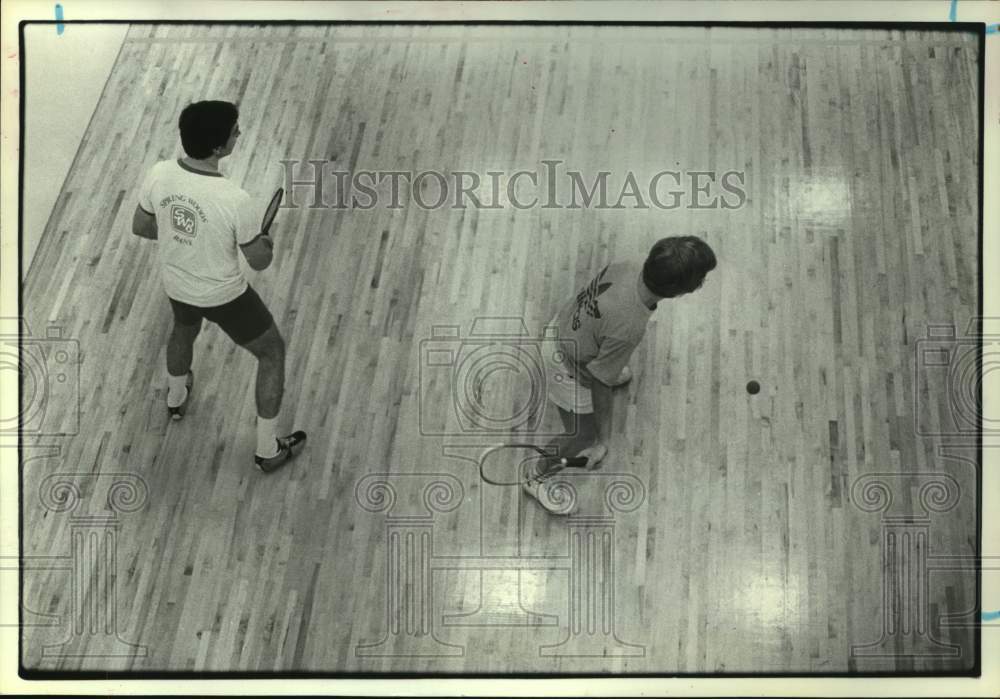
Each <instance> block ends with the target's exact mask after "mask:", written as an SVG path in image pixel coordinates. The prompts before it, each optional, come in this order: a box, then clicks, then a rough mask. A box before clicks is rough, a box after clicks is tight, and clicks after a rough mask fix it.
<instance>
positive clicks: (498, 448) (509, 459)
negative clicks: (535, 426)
mask: <svg viewBox="0 0 1000 699" xmlns="http://www.w3.org/2000/svg"><path fill="white" fill-rule="evenodd" d="M496 461H502V462H503V466H499V465H497V466H495V469H496V470H500V469H501V468H503V469H504V470H505V471H507V472H509V471H510V468H511V466H515V467H516V470H515V472H514V473H515V475H514V477H513V478H510V477H508V478H507V479H506V480H504V479H502V478H500V477H497V476H495V475H491V474H489V471H491V470H492V469H493V468H494V462H496ZM542 467H547V468H548V469H551V471H550V472H551V473H555V472H557V471H561V470H563V469H564V468H586V467H587V457H585V456H574V457H563V456H559V455H557V454H552V453H550V452H548V451H546V450H545V449H542V448H541V447H539V446H536V445H534V444H524V443H515V444H497V445H495V446H492V447H489V448H488V449H486V451H484V452H483V453H482V455H481V456H480V457H479V476H480V477H481V478H482V479H483V481H485V482H486V483H489V484H490V485H521V484H522V483H525V482H526V481H527V480H528V479H529V478H530V477H531V474H534V473H535V472H537V471H538V470H540V469H541V468H542Z"/></svg>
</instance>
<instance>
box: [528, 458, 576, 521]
mask: <svg viewBox="0 0 1000 699" xmlns="http://www.w3.org/2000/svg"><path fill="white" fill-rule="evenodd" d="M529 470H530V471H535V468H534V466H532V465H531V464H526V465H525V477H526V478H527V480H526V481H525V482H524V485H523V486H522V487H523V488H524V492H526V493H527V494H528V495H530V496H531V497H533V498H534V499H535V500H537V501H538V504H540V505H541V506H542V507H543V508H545V510H546V511H547V512H549V513H550V514H554V515H563V516H565V515H571V514H573V512H574V511H575V510H576V491H575V490H574V489H573V487H572V486H570V485H569V483H566V482H565V481H560V482H557V483H556V484H555V485H554V487H553V484H552V477H553V476H555V475H556V474H557V473H558V471H555V472H549V473H543V474H539V473H538V472H537V471H535V472H534V474H532V475H530V477H529V474H528V471H529Z"/></svg>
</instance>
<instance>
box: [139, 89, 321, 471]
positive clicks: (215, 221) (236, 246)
mask: <svg viewBox="0 0 1000 699" xmlns="http://www.w3.org/2000/svg"><path fill="white" fill-rule="evenodd" d="M238 120H239V111H238V110H237V108H236V105H234V104H232V103H230V102H220V101H205V102H195V103H194V104H190V105H188V106H187V107H185V108H184V110H183V111H182V112H181V115H180V119H179V124H178V125H179V128H180V135H181V144H182V145H183V147H184V152H185V153H186V154H187V155H186V157H184V158H179V159H177V160H164V161H162V162H159V163H157V164H156V165H154V166H153V168H152V169H151V170H150V172H149V174H148V175H147V176H146V179H145V181H144V182H143V183H142V187H141V189H140V191H139V205H138V206H137V207H136V209H135V214H134V216H133V218H132V232H133V233H134V234H135V235H138V236H140V237H143V238H149V239H151V240H157V241H159V257H160V270H161V273H162V276H163V286H164V289H165V290H166V292H167V297H168V299H169V301H170V306H171V308H172V309H173V314H174V325H173V330H172V331H171V333H170V339H169V340H168V341H167V411H168V413H169V414H170V417H171V419H174V420H180V419H181V418H182V417H183V416H184V413H185V411H186V408H187V403H188V399H189V398H190V397H191V391H192V388H193V384H194V375H193V374H192V372H191V362H192V355H193V351H194V341H195V338H197V337H198V333H199V331H200V330H201V323H202V319H203V318H205V319H208V320H209V321H211V322H213V323H216V324H217V325H218V326H219V327H220V328H222V330H223V331H224V332H225V333H226V334H227V335H229V337H230V338H232V340H233V341H234V342H236V343H237V344H239V345H240V346H241V347H244V348H245V349H247V350H248V351H250V352H251V353H252V354H253V355H254V356H255V357H256V358H257V383H256V391H255V395H256V402H257V448H256V453H255V455H254V463H255V464H256V465H257V467H258V468H259V469H260V470H262V471H264V472H266V473H269V472H271V471H274V470H275V469H277V468H279V467H280V466H282V465H283V464H285V463H286V462H287V461H288V460H289V459H291V458H292V457H293V456H295V455H296V454H297V453H298V452H299V451H301V448H302V447H303V446H304V444H305V441H306V434H305V432H302V431H295V432H292V433H291V434H289V435H287V436H285V437H280V438H279V437H278V435H277V423H278V413H279V411H280V409H281V399H282V395H283V394H284V383H285V343H284V340H283V339H282V337H281V334H280V333H279V332H278V329H277V327H276V326H275V324H274V319H273V318H272V316H271V313H270V311H268V309H267V306H265V305H264V302H263V301H262V300H261V298H260V296H258V295H257V292H256V291H254V290H253V288H252V287H251V286H250V285H249V284H248V283H247V280H246V278H245V277H244V276H243V272H242V270H241V269H240V264H239V256H238V254H237V251H239V252H241V253H242V254H243V256H244V257H245V258H246V260H247V262H248V263H249V265H250V267H252V268H253V269H255V270H258V271H259V270H263V269H266V268H267V267H268V266H269V265H270V264H271V260H272V257H273V254H272V248H273V242H272V241H271V238H270V237H269V236H267V235H264V234H263V233H261V230H260V228H261V222H262V216H263V211H262V210H261V209H260V207H258V206H257V205H255V204H254V202H253V201H252V200H251V198H250V195H249V194H247V193H246V192H245V191H244V190H243V189H241V188H240V187H239V185H237V184H236V183H234V182H232V181H231V180H229V179H226V178H225V177H223V176H222V174H221V173H220V172H219V160H221V159H222V158H224V157H226V156H227V155H229V154H230V153H232V152H233V149H234V148H235V146H236V140H237V138H239V135H240V129H239V124H238Z"/></svg>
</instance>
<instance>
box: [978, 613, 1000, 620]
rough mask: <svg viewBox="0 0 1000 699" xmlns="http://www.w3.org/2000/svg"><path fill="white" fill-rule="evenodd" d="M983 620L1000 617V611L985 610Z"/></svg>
mask: <svg viewBox="0 0 1000 699" xmlns="http://www.w3.org/2000/svg"><path fill="white" fill-rule="evenodd" d="M982 617H983V621H993V620H994V619H1000V612H983V614H982Z"/></svg>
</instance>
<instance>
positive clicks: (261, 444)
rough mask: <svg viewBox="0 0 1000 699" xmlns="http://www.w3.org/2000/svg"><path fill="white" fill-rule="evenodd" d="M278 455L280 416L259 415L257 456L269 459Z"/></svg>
mask: <svg viewBox="0 0 1000 699" xmlns="http://www.w3.org/2000/svg"><path fill="white" fill-rule="evenodd" d="M277 455H278V418H277V416H275V417H272V418H265V417H261V416H260V415H258V416H257V456H259V457H261V458H264V459H269V458H271V457H272V456H277Z"/></svg>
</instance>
